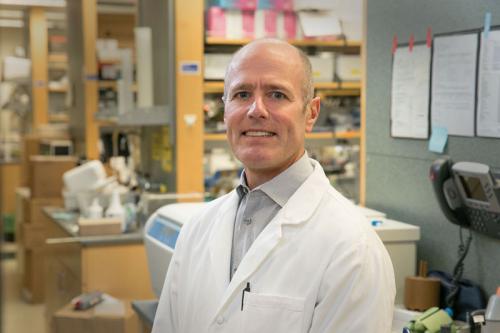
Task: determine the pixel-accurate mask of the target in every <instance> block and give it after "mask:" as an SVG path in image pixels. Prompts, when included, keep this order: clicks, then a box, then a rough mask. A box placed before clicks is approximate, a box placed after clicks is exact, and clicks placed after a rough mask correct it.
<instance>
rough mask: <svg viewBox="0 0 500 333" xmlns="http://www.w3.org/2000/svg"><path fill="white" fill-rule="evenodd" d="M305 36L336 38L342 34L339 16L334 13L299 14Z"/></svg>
mask: <svg viewBox="0 0 500 333" xmlns="http://www.w3.org/2000/svg"><path fill="white" fill-rule="evenodd" d="M299 21H300V26H301V27H302V31H303V32H304V36H307V37H315V36H336V35H340V34H342V28H341V27H340V21H339V19H338V16H337V15H336V14H335V13H334V12H332V11H319V12H299Z"/></svg>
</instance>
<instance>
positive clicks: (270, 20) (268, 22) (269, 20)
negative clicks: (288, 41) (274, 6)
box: [264, 10, 277, 37]
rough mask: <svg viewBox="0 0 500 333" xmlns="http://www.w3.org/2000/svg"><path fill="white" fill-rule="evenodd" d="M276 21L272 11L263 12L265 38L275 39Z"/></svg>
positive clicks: (274, 13)
mask: <svg viewBox="0 0 500 333" xmlns="http://www.w3.org/2000/svg"><path fill="white" fill-rule="evenodd" d="M276 21H277V15H276V12H275V11H274V10H265V11H264V31H265V33H266V37H276V34H277V30H276Z"/></svg>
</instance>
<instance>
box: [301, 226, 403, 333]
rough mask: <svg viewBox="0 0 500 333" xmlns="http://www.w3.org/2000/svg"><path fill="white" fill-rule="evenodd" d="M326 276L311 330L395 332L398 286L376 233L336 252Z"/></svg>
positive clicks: (329, 332) (355, 332)
mask: <svg viewBox="0 0 500 333" xmlns="http://www.w3.org/2000/svg"><path fill="white" fill-rule="evenodd" d="M334 257H335V258H332V260H331V261H330V265H329V266H328V268H327V269H326V271H325V274H324V276H323V279H322V283H321V287H320V294H319V297H318V300H317V303H316V306H315V309H314V314H313V319H312V323H311V326H310V329H309V333H327V332H328V333H331V332H343V333H350V332H353V333H359V332H373V333H389V332H391V326H392V316H393V307H394V298H395V294H396V287H395V281H394V271H393V267H392V263H391V260H390V257H389V254H388V253H387V251H386V249H385V247H384V246H383V244H382V242H381V241H380V240H379V239H378V237H377V236H376V235H364V237H361V238H360V239H359V242H357V243H356V244H353V247H352V250H351V251H346V253H343V254H340V253H336V254H334Z"/></svg>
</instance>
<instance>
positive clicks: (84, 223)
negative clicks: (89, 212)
mask: <svg viewBox="0 0 500 333" xmlns="http://www.w3.org/2000/svg"><path fill="white" fill-rule="evenodd" d="M78 227H79V229H78V233H79V234H80V236H99V235H116V234H121V233H122V219H121V218H116V217H108V218H104V217H103V218H99V219H87V218H82V217H81V218H79V219H78Z"/></svg>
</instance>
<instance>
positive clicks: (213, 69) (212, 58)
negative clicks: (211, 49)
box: [204, 53, 233, 80]
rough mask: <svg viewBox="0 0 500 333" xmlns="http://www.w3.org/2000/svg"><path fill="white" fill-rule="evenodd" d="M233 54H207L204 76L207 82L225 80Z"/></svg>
mask: <svg viewBox="0 0 500 333" xmlns="http://www.w3.org/2000/svg"><path fill="white" fill-rule="evenodd" d="M232 57H233V56H232V54H226V53H207V54H205V57H204V58H205V68H204V73H205V74H204V76H205V79H207V80H224V76H225V75H226V68H227V66H228V65H229V63H230V62H231V59H232Z"/></svg>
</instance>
